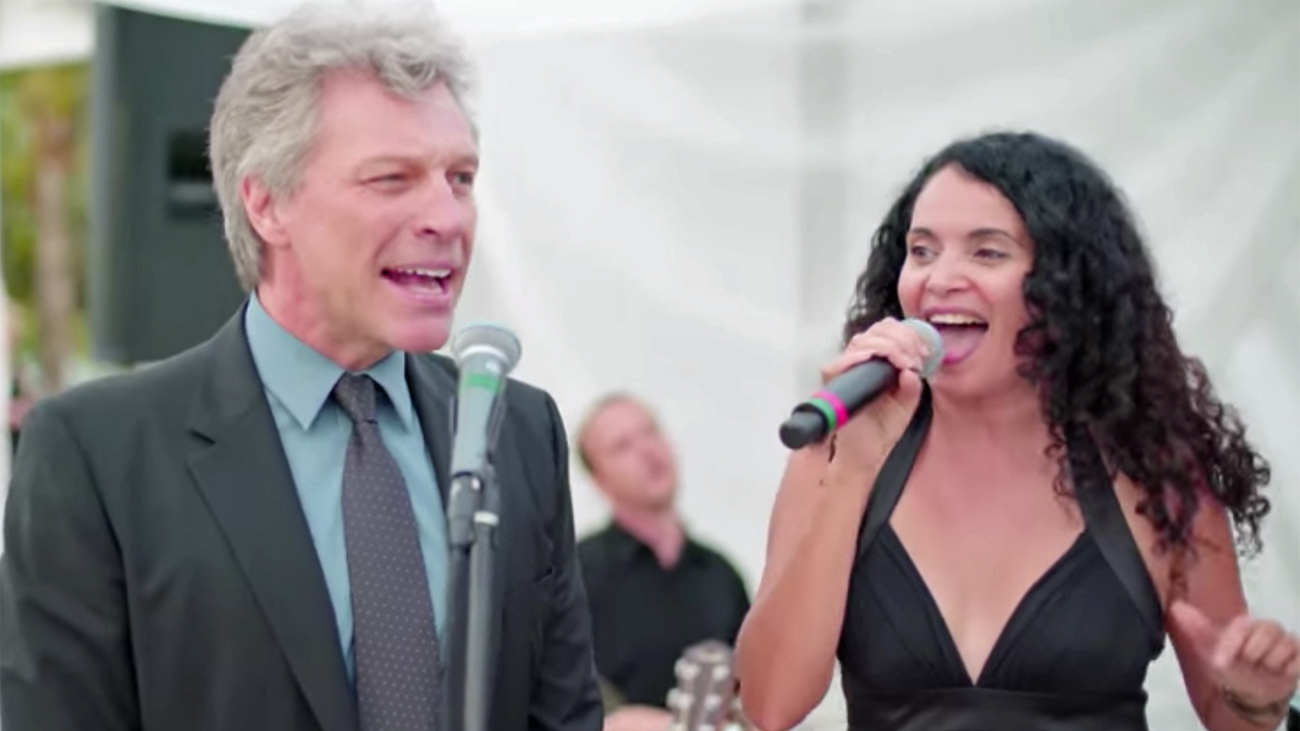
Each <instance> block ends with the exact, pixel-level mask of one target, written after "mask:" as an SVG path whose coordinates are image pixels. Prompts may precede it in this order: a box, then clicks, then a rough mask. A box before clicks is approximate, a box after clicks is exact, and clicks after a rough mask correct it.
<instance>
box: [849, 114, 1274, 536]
mask: <svg viewBox="0 0 1300 731" xmlns="http://www.w3.org/2000/svg"><path fill="white" fill-rule="evenodd" d="M950 165H956V166H958V167H960V169H961V170H963V171H964V172H965V173H967V174H969V175H972V176H974V177H975V178H977V179H979V180H982V181H984V182H986V183H989V184H991V185H993V186H994V187H995V188H997V189H998V190H999V191H1001V193H1002V195H1004V196H1006V198H1007V199H1008V200H1010V201H1011V203H1012V204H1014V205H1015V207H1016V209H1017V210H1018V211H1019V213H1020V216H1021V217H1022V218H1023V220H1024V223H1025V227H1026V229H1027V230H1028V232H1029V235H1030V237H1031V238H1032V239H1033V242H1034V264H1033V269H1032V270H1031V271H1030V272H1029V273H1028V274H1027V275H1026V277H1025V282H1024V296H1025V304H1026V308H1027V309H1028V311H1029V317H1030V324H1029V325H1028V326H1027V327H1025V328H1024V329H1023V330H1022V331H1021V332H1020V333H1019V335H1018V337H1017V341H1016V353H1017V355H1019V356H1021V357H1023V358H1025V364H1024V366H1022V369H1021V375H1023V376H1024V377H1025V378H1027V379H1029V380H1030V381H1031V382H1032V383H1035V384H1037V385H1038V386H1039V387H1040V390H1041V393H1042V402H1043V414H1044V417H1045V418H1046V421H1047V423H1048V425H1049V427H1050V429H1051V433H1052V443H1051V446H1050V447H1049V450H1048V451H1049V454H1051V455H1053V456H1054V457H1055V458H1056V459H1057V460H1058V461H1060V462H1061V464H1062V469H1061V470H1060V472H1059V474H1058V477H1057V480H1056V489H1057V490H1058V491H1059V492H1060V493H1062V494H1069V492H1070V491H1069V487H1068V486H1067V484H1066V482H1067V479H1066V474H1067V472H1068V470H1067V469H1065V461H1064V460H1065V459H1066V439H1065V435H1066V434H1068V433H1069V432H1070V431H1071V430H1072V429H1073V428H1082V429H1085V430H1086V431H1087V432H1088V433H1090V434H1092V435H1093V438H1094V439H1095V440H1096V442H1097V446H1098V448H1099V449H1100V450H1101V452H1102V454H1103V455H1105V457H1106V460H1107V462H1108V463H1109V464H1110V466H1111V468H1112V469H1115V470H1118V471H1119V472H1122V473H1124V474H1126V475H1128V476H1129V477H1130V478H1132V479H1133V480H1135V481H1136V482H1137V484H1139V485H1141V486H1142V489H1143V490H1144V491H1145V493H1146V495H1145V499H1144V500H1143V501H1142V502H1141V506H1140V511H1141V513H1142V514H1143V515H1145V516H1146V518H1147V519H1148V520H1150V521H1151V523H1152V524H1153V525H1154V526H1155V528H1156V531H1157V533H1158V535H1159V536H1160V541H1159V543H1160V545H1159V546H1158V548H1159V549H1161V550H1164V549H1168V548H1169V547H1171V546H1172V547H1175V548H1190V549H1193V550H1194V547H1193V546H1191V539H1192V520H1193V517H1194V515H1195V512H1196V509H1197V507H1198V505H1199V500H1198V493H1199V492H1200V490H1202V489H1208V490H1209V491H1210V492H1212V493H1213V494H1214V495H1215V496H1216V497H1217V498H1218V499H1219V500H1220V501H1221V502H1222V503H1223V504H1224V505H1225V506H1226V507H1227V509H1228V511H1229V512H1230V514H1231V517H1232V521H1233V524H1234V526H1235V527H1236V529H1237V530H1236V534H1237V544H1238V547H1239V548H1240V549H1241V550H1242V551H1243V553H1247V554H1250V553H1254V552H1255V551H1257V550H1258V549H1259V548H1260V538H1259V527H1260V522H1261V521H1262V519H1263V518H1264V516H1265V515H1266V514H1267V513H1268V511H1269V502H1268V500H1267V498H1265V497H1264V496H1262V495H1261V494H1260V488H1261V487H1262V486H1263V485H1265V484H1267V483H1268V481H1269V478H1270V470H1269V466H1268V463H1267V462H1266V461H1265V460H1264V459H1263V458H1262V457H1261V456H1260V455H1259V454H1257V453H1256V452H1255V451H1254V450H1253V449H1252V448H1251V446H1250V445H1249V444H1248V443H1247V441H1246V439H1245V434H1244V432H1245V429H1244V427H1243V425H1242V423H1241V421H1240V420H1239V419H1238V417H1237V416H1236V414H1235V412H1234V411H1233V410H1232V409H1231V408H1230V407H1228V406H1225V405H1224V404H1223V403H1221V402H1220V401H1219V400H1218V398H1217V397H1216V396H1215V394H1214V392H1213V389H1212V387H1211V385H1210V381H1209V378H1208V377H1207V375H1206V372H1205V368H1204V366H1203V365H1202V364H1201V362H1200V361H1199V360H1197V359H1195V358H1192V357H1188V356H1186V355H1184V354H1183V353H1182V351H1181V350H1180V349H1179V347H1178V343H1177V340H1176V338H1175V336H1174V330H1173V324H1172V322H1173V315H1172V313H1171V312H1170V310H1169V307H1168V306H1167V305H1166V304H1165V302H1164V300H1163V299H1162V298H1161V296H1160V294H1159V292H1158V291H1157V288H1156V278H1155V273H1154V271H1153V266H1152V263H1151V257H1150V255H1149V254H1148V252H1147V249H1146V246H1145V245H1144V244H1143V242H1142V238H1141V236H1139V234H1138V231H1137V227H1136V226H1135V224H1134V222H1133V217H1132V215H1131V214H1130V212H1129V209H1128V207H1127V206H1126V204H1125V202H1124V200H1123V197H1122V195H1121V194H1120V192H1119V191H1118V190H1116V188H1115V186H1114V185H1113V184H1112V183H1111V182H1110V180H1109V179H1108V178H1107V176H1106V175H1105V174H1104V173H1103V172H1102V171H1101V170H1099V169H1098V168H1097V166H1096V165H1094V164H1093V163H1092V162H1091V161H1089V160H1088V159H1087V158H1086V157H1084V156H1083V155H1082V154H1081V153H1079V152H1078V151H1076V150H1074V149H1072V148H1071V147H1069V146H1068V145H1066V144H1064V143H1062V142H1059V141H1056V140H1052V139H1048V138H1045V137H1043V136H1040V135H1036V134H1029V133H993V134H987V135H983V136H979V137H974V138H971V139H964V140H959V141H957V142H954V143H953V144H951V145H949V146H948V147H947V148H945V149H944V150H942V151H941V152H939V153H938V154H937V155H935V156H934V157H932V158H931V159H930V160H928V161H927V162H926V163H925V164H924V165H923V166H922V168H921V170H920V171H919V172H918V173H917V175H916V177H915V178H914V179H913V180H912V181H911V183H910V184H909V185H908V186H907V188H906V189H905V190H904V192H903V194H902V195H901V197H900V198H899V199H898V200H897V201H896V202H895V203H894V205H893V207H891V208H890V209H889V212H888V213H887V214H886V216H885V219H884V222H883V223H882V224H881V225H880V227H879V228H878V229H877V230H876V232H875V235H874V237H873V241H872V249H871V256H870V259H869V261H868V262H867V268H866V270H865V271H864V272H863V273H862V275H861V276H860V277H859V278H858V282H857V286H856V289H855V294H854V300H853V302H852V304H851V305H850V307H849V311H848V321H847V323H846V324H845V326H844V333H843V334H844V340H845V342H846V343H847V341H848V340H849V338H851V337H852V336H853V335H854V334H856V333H858V332H861V331H862V330H865V329H866V328H867V327H869V326H870V325H871V324H872V323H874V322H876V321H877V320H880V319H881V318H884V317H896V318H901V317H902V308H901V306H900V304H899V301H898V290H897V285H898V277H899V271H900V270H901V268H902V266H903V262H904V259H905V258H906V255H907V246H906V241H905V239H906V236H907V232H908V228H909V227H910V225H911V218H912V207H913V205H914V204H915V202H916V198H917V196H918V195H919V194H920V192H921V189H922V188H923V187H924V186H925V184H926V183H927V182H928V181H929V179H930V178H931V177H932V176H933V175H934V174H935V173H936V172H938V171H939V170H941V169H943V168H945V167H948V166H950Z"/></svg>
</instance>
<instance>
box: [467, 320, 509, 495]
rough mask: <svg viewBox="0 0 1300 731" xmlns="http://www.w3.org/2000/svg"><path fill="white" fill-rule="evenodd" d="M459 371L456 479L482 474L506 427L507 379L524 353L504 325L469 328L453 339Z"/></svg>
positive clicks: (473, 326) (479, 325)
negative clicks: (502, 423) (502, 418)
mask: <svg viewBox="0 0 1300 731" xmlns="http://www.w3.org/2000/svg"><path fill="white" fill-rule="evenodd" d="M451 352H452V356H453V357H454V358H455V360H456V367H457V369H458V370H459V371H460V385H459V387H458V388H457V390H456V412H455V413H456V428H455V438H454V440H453V441H452V453H451V478H452V481H453V485H454V484H455V479H456V478H457V477H459V476H463V475H477V474H480V473H481V472H482V471H483V469H484V468H485V467H487V465H488V461H489V459H490V458H491V455H490V452H491V450H492V447H493V446H494V445H495V443H496V435H497V431H498V430H499V429H500V428H501V416H502V414H503V413H504V407H505V400H504V399H503V398H502V395H503V393H504V392H505V387H506V377H507V376H508V375H509V374H510V371H512V370H514V367H515V365H516V364H518V363H519V357H520V355H522V353H523V349H522V346H520V344H519V338H518V337H516V336H515V334H514V333H513V332H511V331H509V330H507V329H506V328H504V327H501V326H500V325H493V324H487V323H480V324H474V325H469V326H467V327H466V328H465V329H463V330H461V331H460V332H458V333H456V335H455V337H453V338H452V341H451Z"/></svg>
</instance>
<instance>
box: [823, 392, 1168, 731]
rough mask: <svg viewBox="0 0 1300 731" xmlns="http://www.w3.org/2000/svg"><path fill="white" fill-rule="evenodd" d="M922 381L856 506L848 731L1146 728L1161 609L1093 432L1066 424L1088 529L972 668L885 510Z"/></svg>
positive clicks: (911, 433) (923, 418) (843, 649)
mask: <svg viewBox="0 0 1300 731" xmlns="http://www.w3.org/2000/svg"><path fill="white" fill-rule="evenodd" d="M930 417H931V405H930V393H929V389H928V388H927V389H926V390H925V392H924V394H923V396H922V399H921V404H920V407H919V408H918V409H917V413H916V415H915V417H914V418H913V419H912V422H911V424H910V425H909V426H908V428H907V431H906V432H905V433H904V435H903V437H902V439H900V440H899V443H898V445H897V446H896V447H895V448H894V450H893V451H892V452H891V453H890V455H889V458H888V459H887V460H886V462H885V465H884V467H883V468H882V470H881V472H880V474H879V476H878V477H877V479H876V484H875V486H874V488H873V492H872V495H871V499H870V501H869V502H868V505H867V510H866V513H865V515H864V517H863V522H862V528H861V531H860V534H859V541H858V556H857V559H856V561H855V563H854V567H853V573H852V577H851V579H850V584H849V593H848V601H847V605H846V613H845V620H844V628H843V632H842V634H841V637H840V644H839V648H838V657H839V660H840V666H841V670H842V678H843V689H844V695H845V701H846V705H847V709H848V721H849V728H850V729H851V730H852V731H1146V729H1147V723H1146V714H1145V709H1146V699H1147V696H1146V692H1145V691H1144V689H1143V685H1144V682H1145V679H1146V674H1147V667H1148V665H1149V664H1150V662H1151V661H1152V660H1153V659H1155V658H1156V657H1157V656H1158V655H1159V654H1160V652H1161V650H1162V649H1163V647H1164V636H1165V635H1164V629H1163V616H1162V615H1163V612H1162V610H1161V606H1160V601H1159V599H1158V596H1157V594H1156V591H1155V588H1154V586H1153V585H1152V583H1151V579H1150V576H1149V574H1148V572H1147V569H1146V565H1145V563H1144V562H1143V560H1142V555H1141V553H1140V551H1139V550H1138V547H1137V544H1136V542H1135V541H1134V540H1133V535H1132V532H1131V531H1130V530H1129V527H1128V524H1127V522H1126V521H1125V519H1124V515H1123V512H1122V509H1121V507H1120V504H1119V500H1118V499H1117V498H1116V496H1115V491H1114V488H1113V487H1112V485H1111V481H1110V479H1109V477H1108V476H1107V474H1106V470H1105V468H1104V466H1103V464H1102V462H1101V459H1100V456H1099V454H1098V452H1097V449H1096V447H1095V445H1094V444H1093V442H1092V440H1091V439H1090V438H1088V437H1087V436H1086V435H1085V434H1083V433H1081V432H1078V431H1076V432H1075V433H1071V434H1068V435H1067V437H1068V441H1069V445H1068V447H1069V454H1070V457H1069V464H1070V471H1071V476H1072V477H1073V484H1074V486H1075V487H1074V489H1075V493H1076V496H1077V499H1078V502H1079V505H1080V508H1081V511H1082V513H1083V516H1084V519H1085V522H1086V528H1085V529H1084V531H1083V532H1082V533H1081V534H1080V536H1079V538H1078V539H1077V540H1076V541H1075V542H1074V544H1073V545H1072V546H1071V547H1070V548H1069V550H1068V551H1066V552H1065V554H1063V555H1062V556H1061V557H1060V558H1059V559H1058V560H1057V561H1056V563H1055V564H1053V565H1052V567H1051V568H1050V569H1048V571H1047V572H1046V573H1045V574H1044V575H1043V576H1042V577H1041V578H1040V579H1039V580H1038V581H1037V582H1036V583H1035V584H1034V585H1033V587H1032V588H1031V589H1030V590H1029V592H1028V593H1027V594H1026V595H1025V596H1024V598H1023V599H1022V600H1021V602H1020V604H1019V605H1018V606H1017V608H1016V610H1015V611H1014V612H1013V614H1012V616H1011V618H1010V620H1009V621H1008V622H1007V625H1006V627H1005V628H1004V629H1003V631H1002V634H1001V636H1000V637H999V638H998V639H997V641H996V643H995V645H994V647H993V649H992V652H991V653H990V655H989V658H988V661H987V662H986V663H985V665H984V667H983V669H982V671H981V673H980V677H978V678H974V679H972V678H971V677H970V676H969V673H968V672H967V670H966V667H965V665H964V664H963V662H962V659H961V656H960V655H959V653H958V650H957V646H956V643H955V642H954V640H953V638H952V635H951V634H950V633H949V631H948V627H947V624H946V623H945V621H944V619H943V616H942V615H941V614H940V612H939V608H938V606H937V604H936V603H935V601H934V597H933V596H932V595H931V594H930V592H929V589H928V588H927V587H926V585H925V582H924V580H923V579H922V577H921V575H920V573H919V572H918V571H917V569H916V566H915V565H914V564H913V563H912V561H911V558H910V557H909V556H908V554H907V551H906V549H905V548H904V547H903V544H902V543H901V542H900V541H899V539H898V536H897V535H896V534H895V533H894V531H893V529H892V528H891V527H890V525H889V516H890V514H891V513H892V512H893V510H894V506H895V505H896V504H897V502H898V498H899V496H900V495H901V494H902V492H903V487H904V485H905V483H906V482H907V477H908V475H909V474H910V472H911V470H912V465H913V463H914V461H915V459H916V455H917V453H918V451H919V450H920V448H921V443H922V441H923V440H924V438H925V435H926V432H927V431H928V429H929V425H930Z"/></svg>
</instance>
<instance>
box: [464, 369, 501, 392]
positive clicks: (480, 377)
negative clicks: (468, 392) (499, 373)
mask: <svg viewBox="0 0 1300 731" xmlns="http://www.w3.org/2000/svg"><path fill="white" fill-rule="evenodd" d="M465 385H466V386H469V387H470V388H482V389H486V390H488V391H495V390H497V388H498V387H500V385H501V379H500V378H497V377H496V376H494V375H492V374H491V373H470V374H468V375H466V376H465Z"/></svg>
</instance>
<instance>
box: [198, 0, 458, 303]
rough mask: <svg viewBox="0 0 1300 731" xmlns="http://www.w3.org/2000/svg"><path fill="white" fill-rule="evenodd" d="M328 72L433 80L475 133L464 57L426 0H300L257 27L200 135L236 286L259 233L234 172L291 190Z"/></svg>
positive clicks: (408, 91)
mask: <svg viewBox="0 0 1300 731" xmlns="http://www.w3.org/2000/svg"><path fill="white" fill-rule="evenodd" d="M336 71H363V72H368V73H371V74H373V75H374V76H375V77H376V78H378V79H379V80H380V81H381V82H382V83H383V84H384V85H385V86H387V87H388V88H389V89H391V90H392V91H393V92H395V93H398V94H402V95H405V96H412V95H414V94H416V93H418V92H421V91H423V90H425V89H428V88H429V87H431V86H433V85H434V84H436V83H438V82H442V83H444V84H445V85H446V86H447V89H448V91H450V92H451V94H452V96H453V97H454V98H455V99H456V101H457V103H458V104H459V105H460V107H461V109H462V110H463V111H464V113H465V116H466V118H467V119H469V120H470V126H471V128H473V129H475V137H476V138H477V127H476V125H475V124H474V120H473V115H472V114H471V112H470V109H469V107H468V105H467V103H466V97H467V95H468V94H469V93H470V92H471V90H472V86H473V75H474V68H473V64H472V63H471V62H470V60H469V56H468V54H467V52H466V50H465V46H464V43H463V41H462V39H461V38H460V37H459V36H458V35H456V34H454V33H453V32H452V30H451V29H450V28H449V27H448V26H447V24H446V21H445V20H444V19H443V18H442V17H441V16H440V15H439V14H438V12H437V11H436V10H435V9H434V7H433V0H406V1H405V2H393V1H388V2H375V1H374V0H369V1H367V2H357V1H355V0H353V1H351V2H309V3H307V4H304V5H301V6H299V7H298V8H296V9H295V10H294V11H292V12H291V13H290V14H288V15H286V16H285V17H284V18H283V19H281V20H279V21H277V22H276V23H274V24H272V25H269V26H267V27H265V28H261V29H258V30H257V31H255V32H254V33H253V34H252V35H250V36H249V38H248V40H246V41H245V42H244V44H243V46H242V47H241V48H240V50H239V53H238V55H236V56H235V59H234V63H233V65H232V68H231V71H230V75H229V76H228V77H226V80H225V82H223V83H222V86H221V91H220V92H219V93H218V94H217V99H216V104H215V108H214V110H213V114H212V126H211V130H210V134H209V142H208V155H209V158H210V160H211V163H212V176H213V183H214V186H215V187H216V192H217V199H218V200H219V201H220V203H221V209H222V213H223V216H224V221H225V231H226V240H227V243H228V244H229V246H230V254H231V256H232V258H233V259H234V263H235V272H236V274H238V275H239V281H240V284H241V285H243V287H244V289H245V291H247V290H251V289H252V288H253V287H255V286H256V285H257V282H258V281H259V280H260V278H261V275H262V240H261V238H260V237H259V236H258V235H257V233H256V232H255V231H254V230H253V227H252V225H251V224H250V223H249V221H248V216H247V214H246V213H245V211H244V205H243V202H242V201H241V199H240V196H239V188H240V181H241V180H243V179H244V178H246V177H249V176H255V177H258V178H260V179H261V180H262V182H263V183H264V184H265V185H266V186H267V188H268V190H270V192H271V194H272V195H274V196H286V195H292V193H293V191H294V190H295V188H296V187H297V185H298V183H299V181H300V178H301V175H302V168H303V165H304V163H305V161H306V159H307V156H308V153H309V151H310V150H311V146H312V142H313V139H314V135H315V129H316V118H317V112H318V103H319V98H320V85H321V80H322V79H323V78H324V77H325V76H326V75H328V74H330V73H332V72H336Z"/></svg>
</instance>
